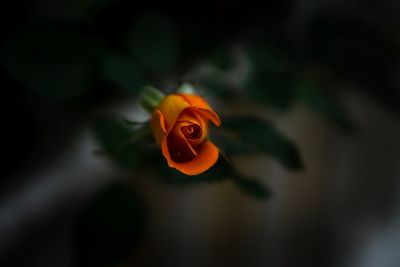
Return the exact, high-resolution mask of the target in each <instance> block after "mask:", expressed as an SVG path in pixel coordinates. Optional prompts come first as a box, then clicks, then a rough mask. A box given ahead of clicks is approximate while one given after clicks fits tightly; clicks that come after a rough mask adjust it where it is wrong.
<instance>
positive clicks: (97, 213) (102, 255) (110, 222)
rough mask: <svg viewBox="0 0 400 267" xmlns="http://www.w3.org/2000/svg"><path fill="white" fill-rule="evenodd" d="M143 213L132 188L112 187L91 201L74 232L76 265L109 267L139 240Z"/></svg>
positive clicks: (130, 250)
mask: <svg viewBox="0 0 400 267" xmlns="http://www.w3.org/2000/svg"><path fill="white" fill-rule="evenodd" d="M145 217H146V212H145V210H144V207H143V203H142V202H141V200H140V199H139V197H138V196H137V195H136V193H135V191H134V190H133V188H131V187H130V186H128V185H124V184H113V185H111V186H109V187H107V188H105V189H104V190H102V191H101V192H99V193H98V194H97V195H96V196H95V198H94V199H93V200H92V201H91V203H90V204H89V206H88V207H87V208H86V209H85V210H84V211H83V213H82V215H81V216H80V217H79V220H78V223H77V225H76V228H75V229H74V230H75V231H74V236H73V237H74V240H73V241H74V243H73V244H74V249H75V252H76V255H77V266H112V265H114V264H116V263H119V262H121V261H122V260H124V259H125V258H127V256H129V255H130V254H131V253H132V252H133V249H134V248H135V246H136V245H137V243H138V241H140V239H141V236H142V232H143V230H144V226H145V220H146V218H145Z"/></svg>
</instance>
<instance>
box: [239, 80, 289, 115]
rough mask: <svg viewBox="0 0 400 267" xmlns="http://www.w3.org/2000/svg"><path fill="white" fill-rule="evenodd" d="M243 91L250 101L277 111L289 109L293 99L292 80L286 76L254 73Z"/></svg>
mask: <svg viewBox="0 0 400 267" xmlns="http://www.w3.org/2000/svg"><path fill="white" fill-rule="evenodd" d="M244 89H245V93H247V94H248V95H249V97H250V99H251V100H253V101H255V102H257V103H260V104H264V105H266V106H267V107H273V108H277V109H287V108H289V107H290V105H291V104H292V100H293V97H294V90H293V79H292V77H291V76H286V75H278V74H277V75H267V74H262V73H255V74H253V75H252V76H251V77H250V78H249V79H248V81H247V82H246V83H245V84H244Z"/></svg>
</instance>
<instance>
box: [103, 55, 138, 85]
mask: <svg viewBox="0 0 400 267" xmlns="http://www.w3.org/2000/svg"><path fill="white" fill-rule="evenodd" d="M103 75H104V78H105V79H107V80H109V81H111V82H113V83H115V84H116V85H118V86H119V87H120V88H123V89H125V90H127V91H130V92H134V93H138V92H139V91H140V90H141V89H142V88H143V86H144V85H145V78H144V76H143V71H142V70H141V69H140V67H139V66H138V64H137V63H136V62H134V61H133V60H131V59H129V58H127V57H122V56H119V55H113V54H112V55H108V56H107V57H106V58H105V59H104V61H103Z"/></svg>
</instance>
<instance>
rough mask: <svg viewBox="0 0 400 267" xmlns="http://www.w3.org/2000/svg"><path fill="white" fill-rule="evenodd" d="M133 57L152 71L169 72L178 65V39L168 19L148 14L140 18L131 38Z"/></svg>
mask: <svg viewBox="0 0 400 267" xmlns="http://www.w3.org/2000/svg"><path fill="white" fill-rule="evenodd" d="M130 50H131V52H132V56H133V57H134V58H135V59H136V60H137V61H138V62H140V64H141V65H142V66H143V67H144V68H146V69H148V70H151V71H167V70H170V69H171V68H173V67H174V66H175V65H176V63H177V57H178V38H177V32H176V28H175V25H174V24H173V23H172V21H170V20H169V19H168V18H167V17H164V16H162V15H159V14H146V15H143V16H141V17H139V18H138V19H137V20H136V22H135V24H134V27H133V30H132V33H131V36H130Z"/></svg>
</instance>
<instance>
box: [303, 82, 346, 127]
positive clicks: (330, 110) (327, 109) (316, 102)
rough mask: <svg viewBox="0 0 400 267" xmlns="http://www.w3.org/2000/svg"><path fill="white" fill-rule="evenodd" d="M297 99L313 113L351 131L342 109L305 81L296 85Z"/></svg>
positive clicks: (330, 97) (331, 97) (323, 92)
mask: <svg viewBox="0 0 400 267" xmlns="http://www.w3.org/2000/svg"><path fill="white" fill-rule="evenodd" d="M297 98H298V100H300V101H302V102H304V103H305V104H306V105H308V106H309V107H310V108H311V109H312V110H313V111H315V112H317V113H318V114H319V115H321V116H322V117H324V118H326V119H328V120H329V121H331V122H332V123H334V124H335V125H336V126H337V127H340V128H341V129H343V130H347V131H350V130H353V129H354V127H353V124H352V122H351V119H350V117H349V114H348V113H347V111H346V110H345V109H344V107H343V106H342V105H341V104H340V103H339V102H337V101H336V99H335V98H334V97H333V96H329V95H328V94H327V93H326V92H325V91H323V90H321V89H319V88H316V87H315V86H314V85H313V84H311V83H309V82H306V81H299V82H298V83H297Z"/></svg>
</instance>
